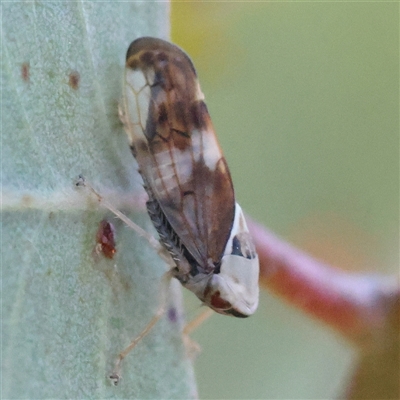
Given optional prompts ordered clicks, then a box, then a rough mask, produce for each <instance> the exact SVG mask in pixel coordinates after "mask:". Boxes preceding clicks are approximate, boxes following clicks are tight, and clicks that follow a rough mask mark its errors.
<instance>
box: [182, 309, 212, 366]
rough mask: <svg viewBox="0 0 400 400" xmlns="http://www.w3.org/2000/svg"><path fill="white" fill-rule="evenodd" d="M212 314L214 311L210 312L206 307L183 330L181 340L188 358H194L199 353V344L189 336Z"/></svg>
mask: <svg viewBox="0 0 400 400" xmlns="http://www.w3.org/2000/svg"><path fill="white" fill-rule="evenodd" d="M213 314H214V311H213V310H211V308H208V307H207V308H206V309H205V310H203V311H202V312H201V313H200V314H199V315H198V316H197V317H195V318H194V319H192V320H191V321H190V322H188V323H187V324H186V325H185V327H184V328H183V331H182V338H183V342H184V343H185V347H186V351H187V354H188V356H189V358H191V359H194V358H196V357H197V355H198V354H199V353H200V351H201V349H200V346H199V344H198V343H197V342H196V341H194V340H193V339H192V338H191V337H190V336H189V335H190V334H191V333H192V332H193V331H194V330H196V329H197V328H198V327H199V326H200V325H201V324H202V323H203V322H204V321H206V320H207V319H208V318H210V317H211V315H213Z"/></svg>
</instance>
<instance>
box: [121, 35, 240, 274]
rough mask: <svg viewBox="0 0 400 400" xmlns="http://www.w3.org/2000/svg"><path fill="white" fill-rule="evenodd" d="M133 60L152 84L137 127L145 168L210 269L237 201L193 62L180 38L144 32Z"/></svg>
mask: <svg viewBox="0 0 400 400" xmlns="http://www.w3.org/2000/svg"><path fill="white" fill-rule="evenodd" d="M127 68H130V69H132V70H140V71H142V72H143V74H144V76H145V80H146V85H147V86H148V87H150V90H149V95H148V102H147V107H148V110H146V112H144V113H143V115H145V116H146V121H143V120H141V121H140V127H141V129H142V133H141V134H137V135H134V136H132V135H131V140H132V145H133V147H134V154H135V156H136V158H137V160H138V163H139V167H140V170H141V173H142V175H143V176H144V179H145V181H146V182H147V184H148V185H149V186H150V189H151V191H152V193H153V195H154V197H155V198H156V200H157V201H158V202H159V204H160V207H161V209H162V211H163V212H164V214H165V216H166V218H167V219H168V222H169V223H170V225H171V226H172V228H173V229H174V231H175V232H176V233H177V235H178V236H179V238H180V241H181V242H182V243H183V244H184V245H185V247H186V248H187V250H188V251H189V252H190V254H191V255H192V256H193V258H194V259H195V260H196V261H197V262H198V263H199V266H200V267H201V268H203V269H204V270H205V271H211V270H212V269H214V268H215V266H218V264H219V262H220V260H221V257H222V255H223V251H224V249H225V246H226V242H227V240H228V237H229V234H230V230H231V227H232V223H233V218H234V209H235V201H234V193H233V186H232V181H231V177H230V173H229V170H228V167H227V165H226V161H225V159H224V157H223V155H222V152H221V149H220V147H219V144H218V142H217V139H216V136H215V133H214V129H213V126H212V122H211V119H210V116H209V113H208V111H207V107H206V105H205V103H204V101H203V100H204V96H203V94H202V92H201V90H200V87H199V84H198V80H197V76H196V72H195V69H194V67H193V64H192V63H191V61H190V59H189V58H188V56H187V55H186V54H185V53H184V52H183V51H182V50H180V49H179V48H177V47H176V46H174V45H172V44H170V43H167V42H164V41H161V40H158V39H152V38H142V39H140V40H137V41H135V42H133V44H132V45H131V46H130V48H129V49H128V54H127ZM138 96H140V94H139V95H138ZM136 129H137V128H136Z"/></svg>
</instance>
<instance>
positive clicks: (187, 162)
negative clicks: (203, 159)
mask: <svg viewBox="0 0 400 400" xmlns="http://www.w3.org/2000/svg"><path fill="white" fill-rule="evenodd" d="M171 154H172V157H171ZM154 157H155V159H156V162H157V165H158V169H157V168H156V167H153V168H152V175H153V176H158V170H160V171H161V174H162V177H161V178H160V177H157V178H155V179H154V185H155V186H156V188H157V192H158V193H159V194H160V195H162V196H165V195H166V193H165V192H166V191H167V192H170V193H171V192H172V191H173V190H174V189H176V188H177V186H178V181H179V184H181V185H184V184H185V183H186V182H187V181H188V180H189V179H190V178H191V176H192V158H191V154H190V152H188V151H182V150H179V149H177V148H172V149H171V152H170V151H169V150H165V151H162V152H159V153H156V154H155V155H154ZM174 165H175V169H174ZM175 170H176V171H175Z"/></svg>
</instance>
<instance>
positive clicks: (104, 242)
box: [96, 219, 117, 259]
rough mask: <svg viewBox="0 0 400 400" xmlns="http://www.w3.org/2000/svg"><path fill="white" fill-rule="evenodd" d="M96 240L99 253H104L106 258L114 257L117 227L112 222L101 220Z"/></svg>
mask: <svg viewBox="0 0 400 400" xmlns="http://www.w3.org/2000/svg"><path fill="white" fill-rule="evenodd" d="M96 242H97V246H96V249H98V252H99V253H102V254H103V255H104V257H106V258H109V259H112V258H114V255H115V253H116V252H117V249H116V248H115V229H114V226H113V225H112V224H111V222H109V221H107V220H105V219H103V220H102V221H101V222H100V224H99V229H98V230H97V234H96Z"/></svg>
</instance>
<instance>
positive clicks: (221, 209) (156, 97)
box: [109, 37, 259, 383]
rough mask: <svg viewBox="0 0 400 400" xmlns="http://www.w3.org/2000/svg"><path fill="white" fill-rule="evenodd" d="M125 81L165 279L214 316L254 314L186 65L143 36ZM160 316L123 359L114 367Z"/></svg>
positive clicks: (125, 103)
mask: <svg viewBox="0 0 400 400" xmlns="http://www.w3.org/2000/svg"><path fill="white" fill-rule="evenodd" d="M123 83H124V91H123V99H122V102H121V103H120V107H119V114H120V118H121V121H122V122H123V124H124V128H125V131H126V133H127V135H128V139H129V144H130V148H131V151H132V154H133V156H134V157H135V158H136V160H137V163H138V165H139V172H140V174H141V176H142V178H143V181H144V188H145V189H146V191H147V194H148V201H147V203H146V204H147V211H148V214H149V216H150V218H151V220H152V222H153V224H154V227H155V228H156V230H157V232H158V234H159V237H160V243H161V245H162V247H163V248H164V250H166V251H167V252H168V253H169V256H170V258H171V263H170V264H172V267H171V270H170V271H169V275H168V277H174V278H176V279H178V280H179V281H180V282H181V284H182V285H183V286H184V287H185V288H187V289H189V290H190V291H192V292H193V293H194V294H195V295H196V296H197V297H198V298H199V299H200V300H201V302H202V303H203V304H205V305H207V306H208V307H210V308H211V309H212V310H214V311H215V312H217V313H219V314H224V315H231V316H235V317H239V318H245V317H248V316H250V315H251V314H253V313H254V312H255V310H256V308H257V305H258V294H259V293H258V292H259V289H258V275H259V260H258V256H257V253H256V250H255V247H254V244H253V241H252V238H251V236H250V234H249V231H248V228H247V225H246V221H245V217H244V215H243V212H242V209H241V208H240V206H239V205H238V204H237V203H236V202H235V196H234V190H233V185H232V179H231V175H230V172H229V169H228V166H227V163H226V160H225V158H224V156H223V154H222V151H221V148H220V146H219V143H218V141H217V138H216V135H215V133H214V128H213V125H212V122H211V119H210V115H209V113H208V110H207V107H206V104H205V103H204V95H203V93H202V91H201V89H200V85H199V82H198V79H197V75H196V71H195V68H194V66H193V63H192V61H191V60H190V58H189V57H188V56H187V55H186V53H184V52H183V51H182V50H181V49H180V48H178V47H177V46H175V45H173V44H171V43H169V42H166V41H164V40H161V39H157V38H151V37H142V38H139V39H137V40H135V41H133V42H132V43H131V45H130V46H129V48H128V51H127V55H126V67H125V73H124V82H123ZM109 208H110V207H109ZM110 209H111V208H110ZM114 212H115V211H114ZM117 215H118V214H117ZM134 229H136V228H134ZM139 229H140V228H139ZM136 230H138V229H136ZM141 234H143V233H141ZM160 314H161V312H158V314H157V315H156V316H155V317H153V319H152V320H151V322H150V323H149V325H148V326H147V327H146V328H145V330H144V331H143V332H142V334H141V335H140V336H139V337H138V338H136V339H135V340H134V341H133V342H132V343H131V345H130V346H128V348H127V349H125V350H124V351H123V352H122V353H121V354H120V355H119V359H118V362H117V368H116V370H118V367H119V363H120V362H121V361H122V359H123V358H124V357H125V356H126V354H127V353H128V352H129V351H130V350H131V349H132V348H133V347H134V346H135V345H136V343H137V341H138V340H139V339H140V338H142V337H143V336H144V335H145V334H147V332H148V331H149V330H150V328H151V327H152V326H153V325H154V323H155V321H156V320H157V319H158V318H159V316H160ZM118 375H119V374H118V373H117V372H115V373H114V374H113V375H112V376H111V378H112V379H114V380H115V383H117V382H118V379H119V376H118Z"/></svg>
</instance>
